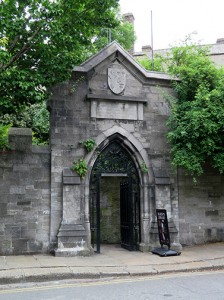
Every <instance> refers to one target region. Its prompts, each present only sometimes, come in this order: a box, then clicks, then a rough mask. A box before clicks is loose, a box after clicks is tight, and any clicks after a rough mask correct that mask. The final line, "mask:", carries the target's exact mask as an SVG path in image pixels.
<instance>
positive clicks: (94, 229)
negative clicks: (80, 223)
mask: <svg viewBox="0 0 224 300" xmlns="http://www.w3.org/2000/svg"><path fill="white" fill-rule="evenodd" d="M90 228H91V240H92V246H93V248H94V249H95V252H97V253H100V245H101V244H102V243H119V244H120V245H121V247H123V248H125V249H127V250H130V251H135V250H138V249H139V244H140V239H141V233H140V228H141V226H140V189H139V176H138V173H137V169H136V166H135V164H134V161H133V160H132V158H131V155H130V154H129V153H128V152H127V150H126V149H125V148H124V147H123V146H122V144H121V143H120V142H117V141H114V142H112V143H110V144H109V145H108V146H107V147H106V148H105V149H104V150H102V151H101V153H100V154H99V156H98V158H97V160H96V161H95V163H94V166H93V169H92V173H91V180H90Z"/></svg>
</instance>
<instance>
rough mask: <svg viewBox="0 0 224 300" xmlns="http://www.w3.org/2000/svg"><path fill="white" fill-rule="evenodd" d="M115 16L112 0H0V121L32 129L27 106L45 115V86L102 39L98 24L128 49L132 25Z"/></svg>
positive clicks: (61, 78) (66, 75) (66, 74)
mask: <svg viewBox="0 0 224 300" xmlns="http://www.w3.org/2000/svg"><path fill="white" fill-rule="evenodd" d="M117 16H118V0H75V1H74V0H29V1H28V0H19V1H18V0H0V123H2V124H9V123H7V120H8V121H10V124H11V125H13V126H20V127H23V126H30V125H32V126H33V127H32V128H33V130H37V127H36V125H35V124H34V123H35V121H31V119H30V117H31V116H33V114H32V113H31V114H30V110H32V108H33V107H35V109H36V110H37V111H38V112H37V114H40V115H39V116H41V118H40V120H44V119H45V116H46V115H47V111H46V107H43V104H42V103H43V102H45V100H46V99H47V97H48V87H50V86H52V85H53V84H56V83H58V82H61V81H64V80H66V79H68V78H69V77H70V75H71V70H72V68H73V67H74V65H77V64H80V63H81V62H82V61H84V60H85V59H86V58H88V57H89V56H90V55H92V54H94V53H95V52H96V51H98V50H99V48H101V47H102V46H105V45H106V44H107V43H108V40H107V39H105V37H106V35H105V34H102V32H103V31H104V32H105V30H104V29H103V28H108V29H110V30H111V31H112V32H113V35H112V38H117V39H118V42H120V43H123V46H124V47H129V45H130V43H131V42H132V41H133V37H134V31H133V27H131V25H130V24H125V23H123V22H121V19H120V18H118V17H117ZM115 28H116V29H115ZM108 29H107V30H108ZM127 36H128V38H127ZM129 36H130V38H129ZM94 40H95V42H93V41H94ZM38 103H40V104H39V105H36V106H35V105H34V104H38ZM31 123H32V124H31ZM39 125H40V124H39ZM41 126H42V130H43V134H41V133H40V126H39V129H38V130H37V131H35V136H36V137H37V138H42V137H43V136H45V137H46V135H45V133H46V128H45V127H46V126H45V125H44V124H43V123H41Z"/></svg>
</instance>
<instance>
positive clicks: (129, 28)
mask: <svg viewBox="0 0 224 300" xmlns="http://www.w3.org/2000/svg"><path fill="white" fill-rule="evenodd" d="M117 16H118V20H119V25H118V26H117V27H115V28H111V29H108V28H103V29H101V31H100V35H98V37H96V39H95V41H94V46H95V47H96V51H97V50H99V49H101V48H103V47H105V46H106V45H107V44H108V41H110V40H111V41H117V42H118V43H119V44H120V45H122V46H123V47H124V48H125V49H126V50H130V49H131V48H132V46H133V45H134V42H135V40H136V36H135V32H134V27H133V25H132V24H131V23H129V22H127V21H125V20H124V19H123V18H121V17H119V12H117Z"/></svg>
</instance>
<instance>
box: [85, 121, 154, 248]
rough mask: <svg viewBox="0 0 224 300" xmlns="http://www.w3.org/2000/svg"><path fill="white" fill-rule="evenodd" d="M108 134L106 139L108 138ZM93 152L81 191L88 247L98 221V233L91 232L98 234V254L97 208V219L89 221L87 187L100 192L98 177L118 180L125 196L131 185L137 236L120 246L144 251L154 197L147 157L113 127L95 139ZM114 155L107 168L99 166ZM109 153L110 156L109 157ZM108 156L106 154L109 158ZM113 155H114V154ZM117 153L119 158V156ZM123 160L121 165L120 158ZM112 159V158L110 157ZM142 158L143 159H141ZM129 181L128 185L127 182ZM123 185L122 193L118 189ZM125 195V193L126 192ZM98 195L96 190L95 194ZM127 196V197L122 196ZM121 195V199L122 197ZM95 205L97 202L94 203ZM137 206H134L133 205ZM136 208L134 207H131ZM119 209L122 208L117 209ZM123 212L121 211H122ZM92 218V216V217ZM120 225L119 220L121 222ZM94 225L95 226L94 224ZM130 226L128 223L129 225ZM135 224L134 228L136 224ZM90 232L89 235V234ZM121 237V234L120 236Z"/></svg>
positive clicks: (131, 139) (128, 136)
mask: <svg viewBox="0 0 224 300" xmlns="http://www.w3.org/2000/svg"><path fill="white" fill-rule="evenodd" d="M108 133H110V135H109V134H108ZM96 142H97V148H96V149H95V151H94V152H93V153H91V154H90V155H89V157H88V158H87V159H88V164H89V166H90V168H89V174H88V176H87V179H86V184H85V186H86V189H85V212H86V216H85V219H86V224H87V232H88V233H89V234H88V236H89V244H91V237H92V233H93V231H94V230H96V222H97V221H98V225H97V226H98V232H96V231H95V234H98V251H97V252H99V251H100V250H99V249H100V246H99V245H100V233H99V232H100V231H99V227H100V224H99V222H100V221H99V214H100V212H99V207H98V219H97V220H94V221H93V219H92V217H93V216H92V215H91V214H92V213H93V211H92V206H91V205H92V204H91V200H90V199H91V197H92V190H91V186H92V184H93V182H94V180H95V192H96V194H97V191H96V190H97V189H100V186H99V178H100V177H101V176H102V174H103V176H120V177H121V186H120V190H121V193H122V191H123V193H125V188H126V189H127V190H128V189H129V191H130V185H131V184H132V183H130V182H133V183H134V184H133V186H132V192H133V194H135V200H134V201H135V204H134V205H137V207H138V209H137V210H138V211H134V213H133V215H134V218H135V222H134V223H133V226H134V227H135V228H137V227H139V230H138V232H135V233H133V235H132V236H131V237H130V239H131V240H132V241H134V242H133V243H132V245H129V246H130V248H129V246H127V245H126V246H127V247H125V241H123V240H122V237H121V244H122V243H123V242H124V243H123V244H124V248H129V250H137V249H139V250H141V251H145V250H147V249H148V245H149V228H150V220H151V216H150V214H151V211H152V209H151V208H150V206H152V201H153V200H154V195H153V192H152V190H153V189H152V188H151V187H152V186H153V181H154V178H153V172H152V169H151V168H150V164H149V162H148V160H147V159H148V158H147V154H146V153H144V151H145V150H144V148H143V146H142V145H141V144H140V142H139V141H138V140H137V139H136V138H135V137H134V136H133V135H132V134H130V132H127V131H126V130H124V129H123V128H121V127H119V126H114V127H113V128H110V129H109V130H108V131H105V132H104V134H101V135H100V136H99V137H97V139H96ZM113 151H114V157H113V159H112V161H111V163H109V164H107V163H106V164H105V163H104V164H103V159H102V158H103V157H104V158H105V156H107V155H111V154H112V153H113ZM110 152H112V153H110ZM109 153H110V154H109ZM116 153H117V154H116ZM118 153H120V155H121V156H120V157H119V154H118ZM122 156H123V157H124V158H125V159H124V160H123V161H122V159H121V157H122ZM111 158H112V157H111ZM145 158H146V159H145ZM143 163H144V164H146V165H147V166H148V172H147V173H145V172H143V171H142V170H141V164H143ZM128 181H129V182H128ZM122 185H123V189H122ZM126 193H127V191H126ZM98 195H99V190H98ZM126 196H127V194H126ZM126 196H125V195H124V197H126ZM95 201H96V203H97V201H98V205H99V203H100V200H99V199H98V200H97V199H95ZM137 202H138V204H136V203H137ZM135 207H136V206H135ZM121 209H122V207H121ZM123 209H124V208H123ZM95 218H97V217H96V214H95ZM121 221H122V220H121ZM94 222H95V224H94ZM131 222H132V221H131ZM137 223H138V224H137ZM91 230H92V231H91ZM121 235H122V233H121Z"/></svg>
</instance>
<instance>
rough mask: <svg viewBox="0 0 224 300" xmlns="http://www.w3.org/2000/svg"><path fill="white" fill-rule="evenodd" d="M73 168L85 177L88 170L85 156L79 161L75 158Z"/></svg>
mask: <svg viewBox="0 0 224 300" xmlns="http://www.w3.org/2000/svg"><path fill="white" fill-rule="evenodd" d="M71 170H72V171H76V173H77V174H78V175H79V176H80V177H81V178H82V179H83V178H84V177H85V175H86V173H87V170H88V169H87V165H86V161H85V160H84V159H83V158H80V159H79V160H78V161H76V160H74V161H73V165H72V167H71Z"/></svg>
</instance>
